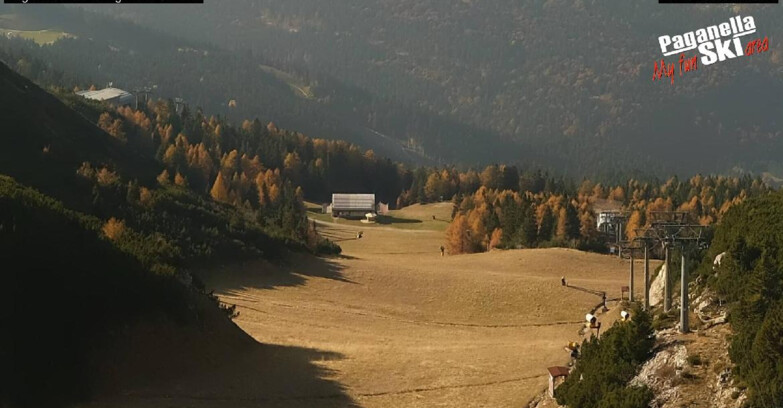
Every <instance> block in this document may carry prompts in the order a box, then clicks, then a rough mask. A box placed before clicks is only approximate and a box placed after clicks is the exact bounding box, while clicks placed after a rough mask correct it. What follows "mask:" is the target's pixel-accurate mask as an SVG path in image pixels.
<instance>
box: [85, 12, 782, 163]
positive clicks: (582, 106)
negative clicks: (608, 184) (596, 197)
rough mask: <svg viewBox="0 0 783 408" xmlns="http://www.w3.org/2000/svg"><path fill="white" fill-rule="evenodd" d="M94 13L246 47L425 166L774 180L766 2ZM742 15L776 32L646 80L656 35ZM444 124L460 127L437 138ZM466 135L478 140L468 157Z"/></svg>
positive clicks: (773, 15)
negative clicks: (665, 79) (744, 51)
mask: <svg viewBox="0 0 783 408" xmlns="http://www.w3.org/2000/svg"><path fill="white" fill-rule="evenodd" d="M91 9H93V10H97V11H100V12H104V13H110V14H112V15H116V16H121V17H124V18H128V19H130V20H133V21H136V22H140V23H142V24H144V25H146V26H148V27H154V28H156V29H160V30H164V31H167V32H170V33H174V34H176V35H180V36H183V37H185V38H189V39H198V40H204V41H210V42H212V43H215V44H218V45H221V46H223V47H225V48H230V49H236V50H252V51H254V52H256V53H257V54H258V55H263V56H264V58H265V59H267V60H268V61H269V62H268V63H269V64H270V65H273V66H275V67H277V68H279V69H282V70H284V71H287V72H291V73H295V74H296V75H297V76H299V77H301V78H305V79H306V82H307V83H310V84H313V85H314V86H316V88H317V93H318V94H319V95H320V96H321V97H322V98H325V99H329V100H330V103H338V104H340V105H342V106H346V107H347V106H350V107H352V109H355V110H356V111H357V112H358V113H360V114H359V115H357V116H356V117H353V119H352V120H356V122H355V123H356V124H361V125H362V126H368V127H370V128H372V129H375V130H377V131H378V132H380V133H383V134H386V135H390V136H392V137H394V138H395V139H397V140H401V141H408V140H409V139H413V141H414V142H415V144H417V145H420V146H422V148H423V151H424V152H425V153H426V154H427V155H429V156H431V157H435V158H438V157H440V158H443V159H445V160H448V161H461V162H467V163H468V164H475V163H476V162H481V164H488V162H491V161H498V162H504V163H508V164H520V163H527V162H530V161H534V163H533V164H534V167H541V168H545V169H550V170H552V169H557V170H558V172H563V173H567V174H571V175H575V174H577V175H588V176H594V175H596V174H600V175H606V174H613V173H614V172H617V171H628V170H634V169H636V170H641V171H643V172H645V173H651V174H654V175H657V176H661V177H663V176H668V175H671V174H678V175H680V176H685V175H691V174H693V173H696V172H706V173H713V172H721V173H725V172H728V171H732V170H735V168H739V169H744V170H752V171H754V172H757V173H762V172H765V171H771V172H772V173H775V174H780V161H779V157H781V148H783V145H781V134H780V126H779V123H778V122H776V121H775V119H774V118H775V117H778V116H779V112H780V111H781V102H780V98H778V95H779V94H780V91H781V87H782V86H783V82H781V76H780V64H779V63H780V61H781V56H783V54H781V52H783V49H782V48H781V44H777V43H776V42H775V41H774V38H776V36H777V35H778V34H780V25H779V24H778V21H779V20H780V17H781V10H780V8H779V7H777V6H775V5H771V6H770V5H681V6H677V7H666V6H660V5H659V4H658V3H657V2H632V3H629V2H625V3H617V2H601V1H581V0H579V1H566V0H549V1H543V2H542V1H537V0H530V1H522V2H520V1H511V0H504V1H496V2H490V3H487V2H477V1H464V2H458V3H441V2H435V1H421V0H406V1H397V2H389V1H381V0H373V1H369V2H359V3H357V2H352V1H332V2H318V1H300V2H288V1H279V0H265V1H256V0H238V1H232V2H230V3H228V4H224V3H222V2H221V3H217V2H216V3H212V4H205V5H204V6H193V7H179V6H168V7H167V6H162V7H160V8H155V9H154V11H153V9H149V8H144V7H121V8H119V7H101V6H92V8H91ZM738 14H740V15H743V16H748V15H750V16H753V17H754V18H755V21H756V26H757V27H758V30H759V31H758V35H759V36H760V37H761V38H764V37H765V36H768V37H769V38H770V39H773V40H772V41H771V42H770V44H771V45H770V47H771V48H770V51H769V52H767V53H764V54H760V55H754V56H752V57H745V58H741V59H739V60H736V61H732V62H731V63H726V64H717V65H713V66H704V67H700V68H699V70H698V72H695V73H693V74H691V75H690V76H685V77H681V78H678V80H677V81H676V83H675V84H674V86H671V85H669V84H668V83H666V84H662V83H660V82H653V81H652V80H651V77H652V74H653V62H655V61H660V59H661V57H662V56H661V53H660V47H659V46H658V43H657V41H656V39H657V38H658V37H659V36H661V35H664V34H669V35H675V34H681V33H683V32H685V31H687V30H694V29H697V28H701V27H706V26H709V25H714V24H719V23H721V22H724V21H727V19H728V18H729V17H732V16H735V15H738ZM182 15H186V16H188V17H189V18H188V19H179V18H176V17H179V16H182ZM186 20H187V21H188V22H187V23H185V21H186ZM191 21H194V22H197V23H191ZM423 39H426V41H424V40H423ZM663 85H666V86H663ZM387 102H388V103H387ZM413 112H415V113H417V114H416V115H413V114H412V113H413ZM447 122H451V123H454V124H457V125H459V126H460V127H456V128H453V129H449V130H448V131H445V128H444V126H445V123H447ZM471 135H480V136H481V137H480V138H478V140H480V141H482V142H483V143H484V144H483V145H481V148H480V149H475V146H476V145H475V144H473V143H470V141H471V140H473V139H472V138H471V137H470V136H471ZM500 143H510V145H508V146H503V145H501V144H500ZM364 147H365V148H372V147H373V146H371V145H365V146H364ZM498 147H500V149H498ZM498 152H499V153H498ZM509 155H511V156H512V157H511V158H509V157H508V156H509Z"/></svg>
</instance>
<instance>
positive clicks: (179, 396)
mask: <svg viewBox="0 0 783 408" xmlns="http://www.w3.org/2000/svg"><path fill="white" fill-rule="evenodd" d="M202 312H204V313H205V315H204V316H203V318H202V327H200V328H197V329H194V328H182V327H179V328H177V327H176V326H173V325H171V324H166V325H162V324H153V325H137V326H136V327H133V328H131V329H126V330H125V332H124V333H121V335H120V336H117V338H118V341H117V342H116V343H115V344H114V345H113V346H112V348H111V349H107V350H101V351H100V352H99V353H102V354H101V355H100V356H99V357H100V359H99V360H98V361H109V362H110V363H109V364H105V363H104V365H103V367H101V368H99V371H102V375H101V376H99V380H98V381H96V384H95V386H96V388H97V389H100V390H101V392H100V393H98V395H97V396H96V397H95V398H94V401H93V402H92V403H90V404H88V405H87V406H91V405H94V406H96V407H97V406H113V407H129V408H130V407H146V406H149V407H161V406H172V407H173V406H188V407H196V408H201V407H210V408H211V407H281V408H282V407H292V408H299V407H302V408H304V407H329V408H331V407H335V408H336V407H349V408H354V407H359V405H357V403H356V402H355V401H354V400H353V399H352V398H351V397H350V396H349V395H348V394H347V392H346V388H345V387H344V386H343V385H342V384H340V383H339V382H337V381H334V380H332V378H333V377H334V374H335V373H334V372H333V371H332V370H329V369H327V368H325V367H324V365H323V364H320V363H322V362H325V361H330V360H339V359H343V358H344V356H343V355H342V354H340V353H334V352H328V351H322V350H316V349H310V348H304V347H293V346H282V345H269V344H261V343H258V342H257V341H256V340H254V339H253V338H252V337H250V336H249V335H248V334H247V333H245V332H243V331H242V330H241V329H240V328H239V327H237V326H236V325H235V324H234V323H233V322H231V321H228V320H226V319H225V318H223V317H222V316H221V315H220V312H219V311H216V310H215V309H214V308H210V309H204V310H202ZM140 356H143V358H139V357H140ZM118 373H120V374H119V375H118ZM115 381H116V384H120V385H119V386H115V385H114V384H115V383H114V382H115Z"/></svg>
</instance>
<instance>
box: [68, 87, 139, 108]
mask: <svg viewBox="0 0 783 408" xmlns="http://www.w3.org/2000/svg"><path fill="white" fill-rule="evenodd" d="M76 95H79V96H81V97H84V98H87V99H91V100H93V101H100V102H107V103H110V104H112V105H116V106H123V105H132V104H133V102H134V101H135V100H136V97H135V96H133V94H132V93H130V92H128V91H123V90H122V89H118V88H104V89H98V90H95V91H79V92H76Z"/></svg>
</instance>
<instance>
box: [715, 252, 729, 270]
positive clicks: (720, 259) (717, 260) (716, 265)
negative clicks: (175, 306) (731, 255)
mask: <svg viewBox="0 0 783 408" xmlns="http://www.w3.org/2000/svg"><path fill="white" fill-rule="evenodd" d="M724 256H726V252H721V253H719V254H718V256H716V257H715V260H714V261H713V262H712V268H713V269H716V268H718V267H719V266H720V263H721V262H722V261H723V257H724Z"/></svg>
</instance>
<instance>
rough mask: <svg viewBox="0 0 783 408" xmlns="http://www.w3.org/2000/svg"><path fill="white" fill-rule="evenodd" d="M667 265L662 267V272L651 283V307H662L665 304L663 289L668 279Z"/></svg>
mask: <svg viewBox="0 0 783 408" xmlns="http://www.w3.org/2000/svg"><path fill="white" fill-rule="evenodd" d="M666 273H667V271H666V264H663V265H662V266H661V271H660V272H659V273H658V275H657V276H656V277H655V279H653V281H652V282H651V283H650V306H652V307H656V306H660V305H661V304H662V302H663V287H664V283H665V280H664V279H666Z"/></svg>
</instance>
